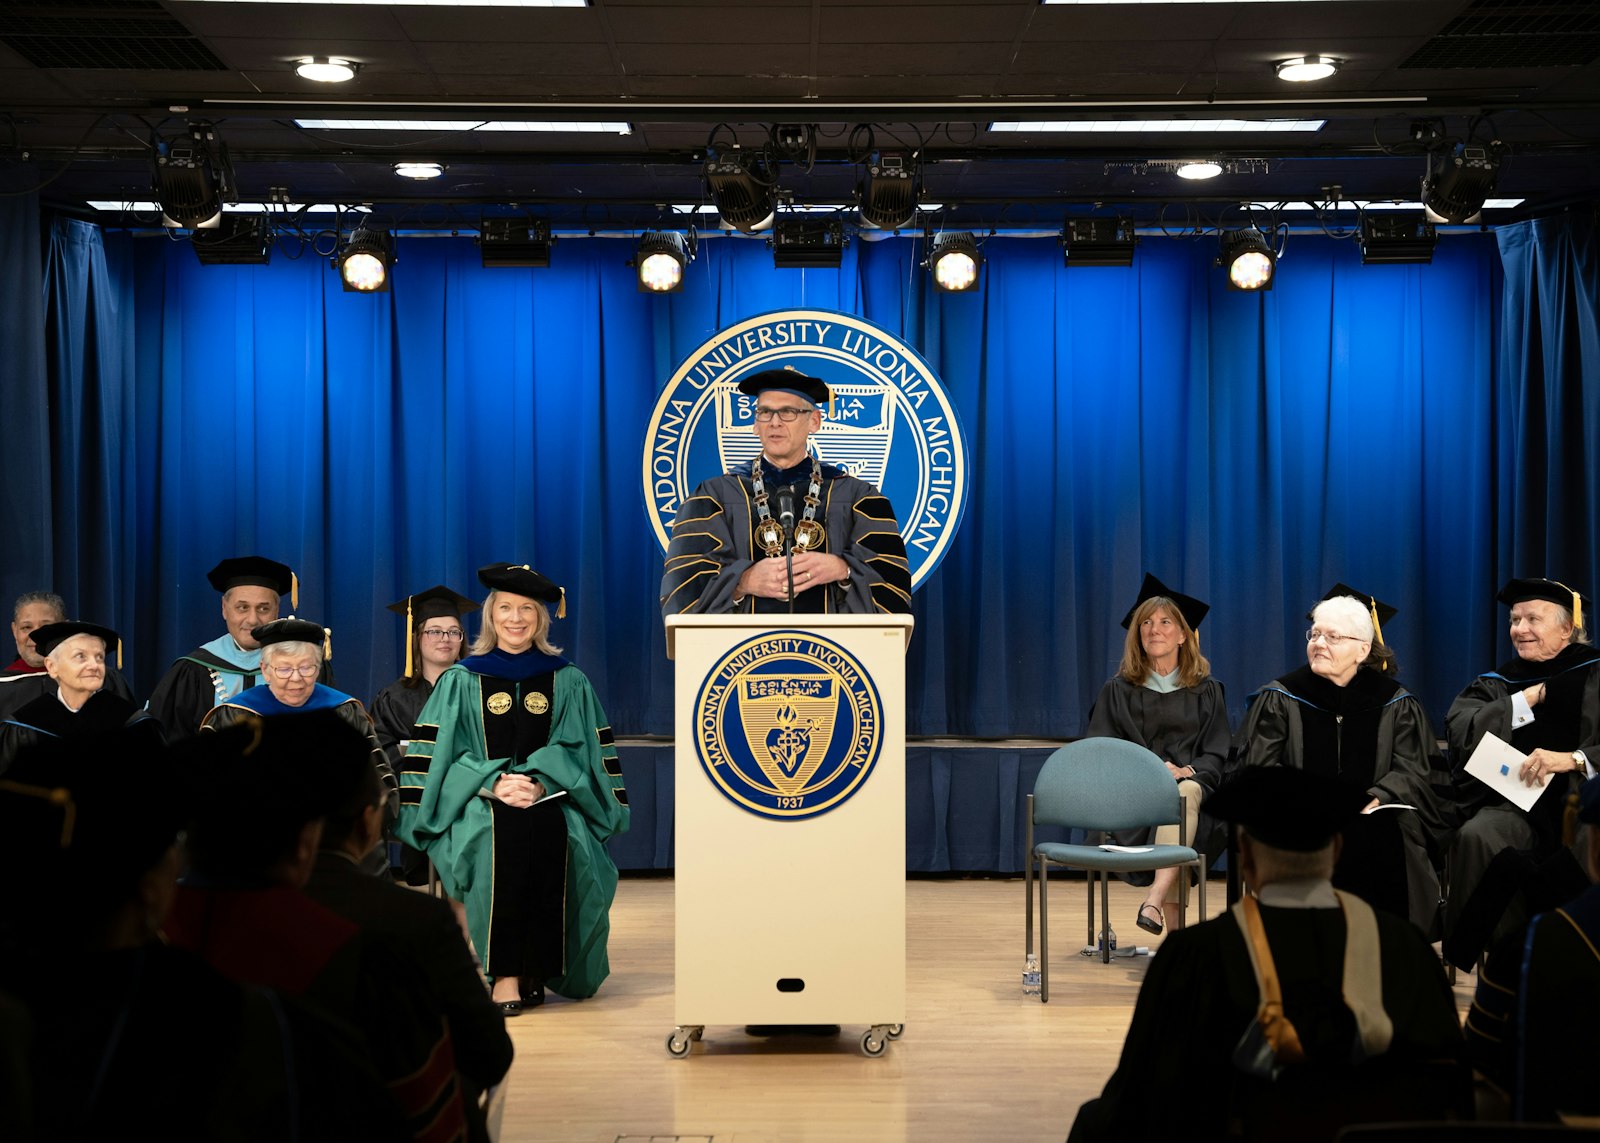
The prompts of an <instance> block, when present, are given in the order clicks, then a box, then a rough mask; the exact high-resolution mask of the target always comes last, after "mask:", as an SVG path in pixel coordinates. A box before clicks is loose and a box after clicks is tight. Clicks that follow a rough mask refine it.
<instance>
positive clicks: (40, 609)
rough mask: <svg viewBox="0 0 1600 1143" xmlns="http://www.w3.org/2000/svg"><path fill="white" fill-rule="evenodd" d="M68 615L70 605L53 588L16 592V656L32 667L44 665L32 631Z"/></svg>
mask: <svg viewBox="0 0 1600 1143" xmlns="http://www.w3.org/2000/svg"><path fill="white" fill-rule="evenodd" d="M66 617H67V605H66V604H65V603H63V602H62V601H61V597H60V596H59V595H57V594H56V593H55V592H53V591H29V592H25V593H23V594H22V595H19V596H17V602H16V605H15V606H13V607H12V609H11V637H12V638H13V639H15V640H16V642H17V657H18V658H19V659H21V660H22V661H23V662H24V663H26V664H28V667H29V668H30V669H32V670H35V671H37V670H40V669H42V668H43V667H44V656H43V655H42V654H40V652H39V651H38V650H36V649H35V648H34V645H33V633H34V631H35V630H36V629H37V628H40V627H43V626H44V625H45V624H46V623H60V622H61V621H62V620H63V619H65V618H66Z"/></svg>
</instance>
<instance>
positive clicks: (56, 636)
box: [29, 619, 122, 667]
mask: <svg viewBox="0 0 1600 1143" xmlns="http://www.w3.org/2000/svg"><path fill="white" fill-rule="evenodd" d="M74 635H93V636H94V637H95V638H96V639H99V640H100V641H101V642H103V643H105V645H106V650H107V651H110V650H111V649H112V648H115V649H116V654H117V666H118V667H121V666H122V636H120V635H118V634H117V633H116V632H115V631H113V630H111V628H109V627H101V626H100V625H99V624H98V623H84V622H82V621H80V620H77V619H66V620H63V621H62V622H60V623H46V624H44V626H42V627H35V628H34V629H33V631H32V632H31V633H30V635H29V637H30V638H31V639H32V640H33V647H34V650H36V651H38V652H39V654H41V655H48V654H49V653H50V652H51V651H54V650H55V649H56V648H57V647H59V646H61V644H63V643H65V642H66V641H67V640H68V639H71V638H72V637H73V636H74Z"/></svg>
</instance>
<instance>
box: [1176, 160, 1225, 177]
mask: <svg viewBox="0 0 1600 1143" xmlns="http://www.w3.org/2000/svg"><path fill="white" fill-rule="evenodd" d="M1221 173H1222V164H1221V163H1213V162H1211V161H1210V160H1209V159H1208V160H1206V161H1205V162H1203V163H1185V164H1183V166H1181V167H1179V168H1178V169H1177V170H1176V171H1175V172H1174V174H1176V175H1177V176H1178V177H1179V178H1180V179H1214V178H1216V177H1217V176H1218V175H1220V174H1221Z"/></svg>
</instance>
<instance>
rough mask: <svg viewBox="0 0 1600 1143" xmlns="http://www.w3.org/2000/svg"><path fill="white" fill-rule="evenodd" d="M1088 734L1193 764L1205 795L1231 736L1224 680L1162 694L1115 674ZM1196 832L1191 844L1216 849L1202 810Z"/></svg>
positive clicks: (1145, 833)
mask: <svg viewBox="0 0 1600 1143" xmlns="http://www.w3.org/2000/svg"><path fill="white" fill-rule="evenodd" d="M1089 735H1090V737H1093V738H1121V739H1123V740H1124V741H1127V742H1135V743H1138V744H1139V745H1140V746H1143V747H1144V748H1145V749H1147V750H1149V751H1150V752H1151V753H1153V754H1155V755H1156V756H1157V757H1159V758H1161V759H1163V760H1165V761H1167V762H1170V763H1172V765H1174V766H1193V767H1194V781H1195V782H1197V783H1199V785H1200V787H1201V788H1202V789H1203V790H1204V791H1205V793H1206V795H1209V794H1211V793H1212V791H1214V790H1215V789H1216V788H1217V785H1218V783H1220V782H1221V781H1222V767H1223V764H1224V763H1225V762H1226V761H1227V758H1228V744H1229V740H1230V737H1231V731H1230V729H1229V727H1228V705H1227V701H1226V700H1225V699H1224V697H1223V693H1222V684H1221V683H1219V682H1217V681H1216V680H1215V679H1202V680H1201V681H1200V682H1198V683H1196V684H1195V685H1194V686H1192V687H1179V688H1178V689H1177V690H1174V691H1168V692H1166V693H1162V692H1160V691H1154V690H1151V689H1150V688H1149V687H1146V686H1135V685H1134V684H1133V683H1130V682H1128V680H1126V679H1124V678H1123V677H1122V676H1121V675H1117V676H1115V677H1113V678H1112V679H1111V680H1110V681H1109V682H1107V683H1106V685H1105V686H1103V687H1101V688H1100V697H1099V698H1097V699H1096V700H1095V703H1094V707H1093V709H1092V710H1090V711H1089ZM1195 832H1196V836H1195V837H1192V838H1190V839H1189V844H1190V845H1191V846H1194V847H1195V848H1196V849H1199V850H1200V851H1201V852H1203V853H1215V852H1217V850H1216V849H1215V848H1214V847H1213V846H1212V845H1210V844H1209V843H1210V839H1211V837H1212V835H1213V834H1214V832H1215V827H1214V826H1213V825H1212V823H1211V822H1210V820H1209V818H1208V817H1206V816H1205V815H1204V814H1203V813H1202V816H1201V819H1200V824H1199V827H1198V829H1197V830H1196V831H1195ZM1154 833H1155V831H1154V830H1153V829H1139V830H1124V831H1120V832H1119V833H1118V834H1117V841H1118V842H1119V843H1120V844H1122V845H1149V844H1150V839H1151V837H1152V836H1153V835H1154ZM1147 876H1148V875H1147ZM1146 883H1147V884H1148V881H1147V882H1146Z"/></svg>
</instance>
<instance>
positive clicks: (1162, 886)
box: [1089, 574, 1229, 933]
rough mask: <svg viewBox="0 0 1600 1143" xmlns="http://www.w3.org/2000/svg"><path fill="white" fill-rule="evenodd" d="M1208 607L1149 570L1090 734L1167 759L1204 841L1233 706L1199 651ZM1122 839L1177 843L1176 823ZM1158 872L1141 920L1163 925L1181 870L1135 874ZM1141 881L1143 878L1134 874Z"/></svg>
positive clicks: (1189, 836)
mask: <svg viewBox="0 0 1600 1143" xmlns="http://www.w3.org/2000/svg"><path fill="white" fill-rule="evenodd" d="M1209 610H1211V609H1210V607H1208V606H1207V605H1206V604H1204V603H1202V602H1200V600H1198V599H1195V598H1193V597H1192V596H1187V595H1183V594H1181V593H1179V592H1176V591H1172V590H1170V589H1169V588H1168V587H1167V586H1166V585H1165V584H1163V583H1162V582H1161V581H1160V580H1158V579H1157V578H1156V577H1155V576H1153V575H1148V574H1147V575H1146V576H1145V577H1144V584H1143V586H1142V587H1141V588H1140V589H1139V598H1138V599H1137V600H1136V601H1135V602H1134V606H1133V610H1132V611H1130V612H1128V614H1127V615H1125V616H1123V618H1122V625H1123V626H1124V627H1126V628H1127V629H1128V637H1127V640H1126V642H1125V643H1124V646H1123V652H1122V665H1121V667H1119V668H1118V670H1117V673H1116V675H1115V676H1114V677H1113V678H1112V679H1111V680H1110V681H1109V682H1107V683H1106V685H1105V686H1104V687H1102V688H1101V689H1100V697H1099V698H1098V699H1096V700H1095V704H1094V709H1093V710H1091V711H1090V712H1089V734H1090V735H1091V736H1092V737H1097V738H1121V739H1125V740H1126V741H1128V742H1135V743H1138V744H1139V745H1140V746H1143V747H1145V748H1146V749H1147V750H1150V751H1151V752H1152V753H1154V754H1156V755H1157V756H1158V757H1159V758H1160V759H1161V760H1162V761H1163V762H1165V763H1166V764H1167V770H1168V771H1169V772H1170V773H1171V774H1172V777H1173V778H1174V779H1175V780H1176V781H1177V783H1178V793H1179V794H1180V795H1181V796H1182V798H1183V815H1184V837H1185V840H1186V842H1187V844H1189V845H1191V846H1194V847H1195V848H1197V849H1203V846H1202V845H1201V844H1200V843H1201V840H1202V839H1200V838H1199V837H1198V828H1199V809H1200V803H1201V800H1202V799H1203V798H1204V797H1205V796H1206V795H1207V794H1208V793H1210V792H1211V791H1212V790H1215V789H1216V788H1217V782H1218V781H1219V780H1220V778H1221V776H1222V764H1223V762H1224V761H1225V760H1226V758H1227V756H1228V734H1229V730H1228V708H1227V704H1226V703H1225V702H1224V700H1223V694H1222V684H1221V683H1219V682H1217V680H1215V679H1213V678H1212V677H1211V664H1210V663H1208V662H1207V661H1206V657H1205V656H1204V655H1202V654H1201V653H1200V636H1199V633H1198V628H1199V626H1200V621H1201V620H1202V619H1204V618H1205V616H1206V612H1208V611H1209ZM1117 841H1118V843H1119V844H1122V845H1150V844H1152V843H1153V844H1156V845H1176V844H1178V830H1177V827H1175V826H1162V827H1161V828H1160V829H1157V830H1149V829H1143V830H1125V831H1122V832H1119V833H1118V834H1117ZM1135 877H1137V878H1141V879H1142V878H1146V877H1149V878H1152V880H1151V882H1150V890H1149V892H1148V893H1146V894H1145V899H1144V902H1143V904H1141V905H1140V906H1139V912H1138V916H1137V918H1136V923H1137V924H1138V926H1139V927H1140V928H1141V929H1145V930H1147V931H1148V932H1152V933H1159V932H1161V931H1162V929H1163V928H1165V927H1166V925H1167V924H1168V923H1170V922H1171V921H1172V919H1173V918H1174V917H1176V916H1177V909H1178V889H1177V884H1178V870H1177V868H1176V867H1174V868H1171V869H1158V870H1156V871H1155V873H1154V874H1153V875H1152V874H1150V873H1142V874H1130V875H1129V878H1130V880H1131V879H1133V878H1135ZM1135 883H1136V884H1137V883H1138V882H1135Z"/></svg>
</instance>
